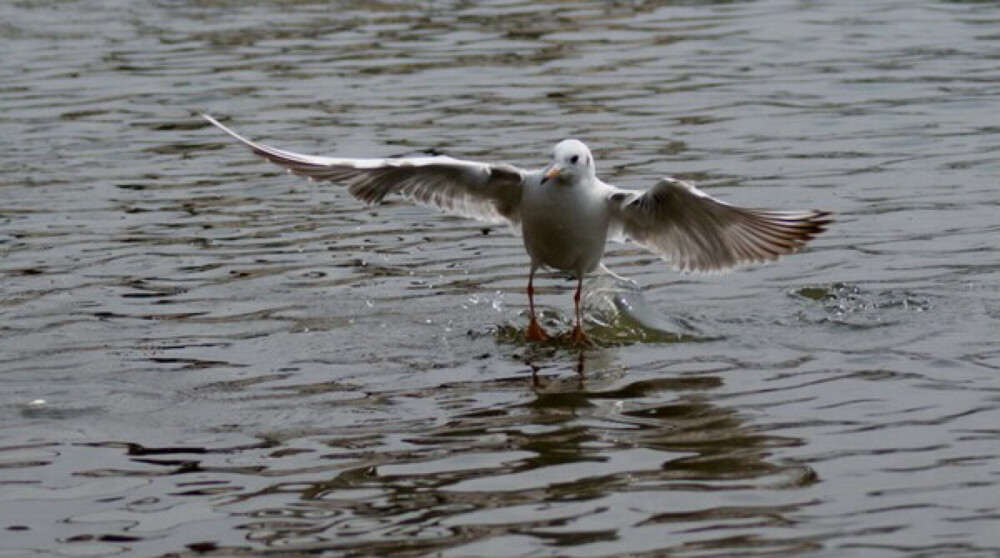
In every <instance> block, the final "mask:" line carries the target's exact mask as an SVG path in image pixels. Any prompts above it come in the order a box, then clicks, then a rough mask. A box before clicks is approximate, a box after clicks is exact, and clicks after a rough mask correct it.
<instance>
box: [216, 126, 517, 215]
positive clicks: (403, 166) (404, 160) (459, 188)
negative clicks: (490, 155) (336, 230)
mask: <svg viewBox="0 0 1000 558" xmlns="http://www.w3.org/2000/svg"><path fill="white" fill-rule="evenodd" d="M202 116H204V117H205V120H208V121H209V122H211V123H212V124H213V125H215V126H216V127H218V128H219V129H221V130H222V131H223V132H226V133H227V134H229V135H230V136H232V137H233V138H235V139H236V140H237V141H239V142H240V143H242V144H244V145H246V146H247V147H249V148H250V150H251V151H253V152H254V153H255V154H257V155H259V156H261V157H263V158H265V159H267V160H268V161H270V162H272V163H274V164H276V165H278V166H280V167H283V168H285V169H287V170H288V171H289V172H291V173H294V174H297V175H300V176H305V177H308V178H309V179H311V180H316V181H330V182H340V183H344V184H345V185H346V186H347V191H348V192H350V193H351V195H352V196H354V197H355V198H358V199H360V200H362V201H364V202H366V203H369V204H375V203H378V202H380V201H382V199H383V198H385V196H386V195H388V194H390V193H398V194H401V195H403V196H404V197H406V198H409V199H411V200H413V201H415V202H417V203H421V204H424V205H430V206H433V207H436V208H438V209H440V210H442V211H444V212H446V213H451V214H453V215H459V216H462V217H471V218H473V219H479V220H481V221H487V222H491V223H517V222H519V221H520V205H521V193H522V191H523V184H524V179H525V176H526V174H525V172H524V171H522V170H521V169H519V168H517V167H515V166H513V165H507V164H487V163H479V162H475V161H463V160H460V159H453V158H451V157H443V156H432V157H399V158H387V159H343V158H332V157H316V156H312V155H302V154H299V153H293V152H291V151H284V150H281V149H276V148H273V147H270V146H267V145H264V144H260V143H257V142H254V141H251V140H249V139H247V138H245V137H243V136H241V135H239V134H237V133H236V132H234V131H232V130H230V129H229V128H227V127H226V126H224V125H222V124H221V123H219V121H218V120H216V119H214V118H212V117H211V116H209V115H207V114H203V115H202Z"/></svg>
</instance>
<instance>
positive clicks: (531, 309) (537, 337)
mask: <svg viewBox="0 0 1000 558" xmlns="http://www.w3.org/2000/svg"><path fill="white" fill-rule="evenodd" d="M534 282H535V270H534V269H532V270H531V273H530V274H529V275H528V313H529V314H530V315H531V318H530V321H529V322H528V329H526V330H525V331H524V337H525V339H527V340H528V341H548V340H549V335H548V334H547V333H545V330H544V329H542V326H540V325H538V319H537V318H535V287H534Z"/></svg>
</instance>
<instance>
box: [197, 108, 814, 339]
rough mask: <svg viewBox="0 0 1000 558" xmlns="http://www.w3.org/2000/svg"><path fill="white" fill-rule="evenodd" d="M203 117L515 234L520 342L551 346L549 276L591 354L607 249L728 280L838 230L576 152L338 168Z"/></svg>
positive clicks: (335, 171) (375, 188) (377, 192)
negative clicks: (599, 274)
mask: <svg viewBox="0 0 1000 558" xmlns="http://www.w3.org/2000/svg"><path fill="white" fill-rule="evenodd" d="M202 116H203V117H204V118H205V120H207V121H208V122H209V123H211V124H212V125H214V126H216V127H217V128H219V129H221V130H222V131H223V132H225V133H226V134H228V135H229V136H231V137H232V138H234V139H236V140H237V141H238V142H240V143H242V144H243V145H244V146H246V147H248V148H250V150H251V151H252V152H253V153H254V154H256V155H259V156H260V157H263V158H264V159H266V160H268V161H270V162H271V163H274V164H276V165H278V166H280V167H283V168H285V169H286V170H287V171H288V172H290V173H292V174H296V175H300V176H304V177H307V178H309V179H311V180H313V181H326V182H332V183H340V184H343V185H345V186H346V187H347V191H348V192H349V193H350V194H351V195H352V196H353V197H355V198H357V199H358V200H360V201H362V202H364V203H366V204H369V205H373V204H378V203H380V202H381V201H382V200H383V199H384V198H385V197H386V196H388V195H389V194H399V195H401V196H403V197H404V198H408V199H409V200H411V201H413V202H415V203H417V204H421V205H428V206H433V207H435V208H437V209H439V210H441V211H443V212H445V213H448V214H452V215H458V216H462V217H468V218H473V219H477V220H480V221H484V222H487V223H495V224H499V223H506V224H508V225H510V226H511V227H513V228H514V229H517V228H520V232H521V237H522V239H523V242H524V248H525V250H526V252H527V254H528V258H529V261H530V266H529V272H528V285H527V288H526V293H527V296H528V326H527V328H526V329H525V331H524V337H525V339H527V340H528V341H530V342H545V341H549V340H550V339H551V338H552V337H551V336H550V335H549V334H548V333H547V332H546V331H545V330H544V329H543V328H542V327H541V325H540V324H539V323H538V318H537V316H536V313H535V299H534V295H535V289H534V279H535V273H536V272H537V271H538V270H539V269H542V268H547V269H554V270H558V271H562V272H568V273H569V274H571V275H572V276H573V278H575V279H576V291H575V293H574V295H573V304H574V310H575V322H574V327H573V330H572V332H571V333H570V334H569V339H570V341H571V342H573V343H576V344H586V343H588V342H589V337H588V336H587V334H586V333H585V332H584V330H583V326H582V319H581V315H580V293H581V290H582V288H583V280H584V278H585V277H586V276H587V275H588V274H589V273H592V272H594V271H596V270H597V269H598V268H600V269H602V270H603V271H606V272H608V273H610V270H608V269H607V268H606V267H605V266H604V265H603V264H602V263H601V259H602V257H603V256H604V251H605V246H606V244H607V242H608V240H617V241H624V240H629V241H632V242H634V243H636V244H638V245H639V246H641V247H643V248H645V249H646V250H648V251H650V252H652V253H654V254H656V255H657V256H659V257H661V258H662V259H664V260H666V261H667V262H668V263H669V264H671V265H672V266H673V267H674V268H675V269H676V270H678V271H681V272H706V273H713V272H723V271H727V270H729V269H731V268H734V267H737V266H741V265H747V264H759V263H766V262H771V261H775V260H777V259H779V258H780V257H781V256H784V255H787V254H791V253H793V252H796V251H798V250H800V249H801V248H802V247H803V246H805V245H806V243H807V242H809V241H810V240H812V239H813V238H814V237H815V236H816V235H818V234H820V233H822V232H824V231H825V230H826V229H827V227H828V226H829V225H830V223H831V222H832V214H831V213H830V212H829V211H823V210H793V211H776V210H769V209H752V208H744V207H739V206H735V205H731V204H729V203H726V202H724V201H722V200H719V199H716V198H714V197H712V196H710V195H708V194H706V193H705V192H703V191H701V190H699V189H698V188H697V187H695V186H694V185H693V184H691V183H689V182H686V181H683V180H678V179H675V178H672V177H664V178H661V179H659V180H657V181H656V182H655V183H654V184H653V185H652V187H650V188H648V189H646V190H631V189H624V188H619V187H617V186H613V185H611V184H607V183H605V182H604V181H602V180H601V179H600V178H598V177H597V167H596V163H595V161H594V157H593V155H592V154H591V152H590V149H589V148H588V147H587V146H586V145H585V144H584V143H583V142H582V141H580V140H577V139H565V140H562V141H560V142H559V143H557V144H556V145H555V148H554V149H553V150H552V153H551V160H550V162H549V163H548V165H546V166H545V167H543V168H540V169H533V170H525V169H521V168H519V167H516V166H514V165H511V164H507V163H484V162H478V161H471V160H464V159H456V158H452V157H450V156H447V155H437V154H436V155H429V156H417V157H389V158H341V157H321V156H314V155H304V154H300V153H294V152H292V151H285V150H282V149H277V148H274V147H270V146H268V145H264V144H262V143H258V142H255V141H252V140H250V139H247V138H246V137H244V136H242V135H240V134H238V133H236V132H235V131H233V130H231V129H230V128H228V127H227V126H225V125H223V124H222V123H220V122H219V121H218V120H216V119H215V118H213V117H212V116H211V115H208V114H202Z"/></svg>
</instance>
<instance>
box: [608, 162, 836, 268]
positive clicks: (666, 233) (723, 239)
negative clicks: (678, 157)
mask: <svg viewBox="0 0 1000 558" xmlns="http://www.w3.org/2000/svg"><path fill="white" fill-rule="evenodd" d="M607 200H608V203H609V206H610V208H611V214H612V218H613V222H612V230H616V231H621V236H623V237H625V238H628V239H630V240H632V241H634V242H636V243H637V244H639V245H641V246H643V247H645V248H647V249H648V250H650V251H652V252H654V253H656V254H658V255H659V256H661V257H663V258H664V259H666V260H667V261H669V262H670V263H672V264H673V265H674V267H676V268H678V269H680V270H682V271H704V272H714V271H723V270H726V269H729V268H732V267H735V266H738V265H741V264H752V263H763V262H769V261H774V260H777V259H778V258H780V257H781V256H784V255H786V254H791V253H793V252H796V251H798V250H800V249H801V248H802V247H803V246H805V244H806V243H807V242H809V241H810V240H812V239H813V238H814V237H815V236H816V235H818V234H820V233H821V232H823V231H824V230H826V227H827V225H829V224H830V222H831V218H830V213H829V212H826V211H812V210H808V211H771V210H761V209H747V208H742V207H736V206H733V205H730V204H727V203H725V202H723V201H721V200H717V199H715V198H713V197H711V196H709V195H708V194H706V193H704V192H702V191H701V190H698V189H697V188H695V187H694V186H693V185H691V184H689V183H687V182H682V181H680V180H674V179H672V178H664V179H662V180H660V181H659V182H657V183H656V185H654V186H653V187H652V188H650V189H649V190H646V191H645V192H633V191H628V190H621V189H618V188H614V187H610V190H609V191H608V196H607Z"/></svg>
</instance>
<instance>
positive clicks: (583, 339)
mask: <svg viewBox="0 0 1000 558" xmlns="http://www.w3.org/2000/svg"><path fill="white" fill-rule="evenodd" d="M581 290H583V277H580V278H579V279H577V282H576V294H574V295H573V306H574V307H575V309H576V326H575V327H573V333H571V334H570V335H569V338H570V341H572V342H574V343H576V344H577V345H583V344H585V343H587V342H588V341H589V339H587V334H586V333H584V332H583V326H582V321H581V320H580V291H581Z"/></svg>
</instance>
